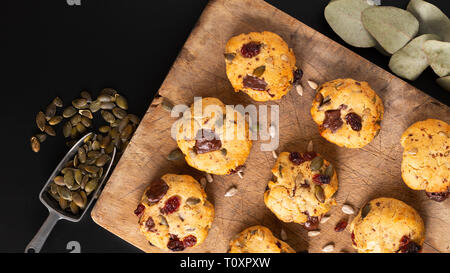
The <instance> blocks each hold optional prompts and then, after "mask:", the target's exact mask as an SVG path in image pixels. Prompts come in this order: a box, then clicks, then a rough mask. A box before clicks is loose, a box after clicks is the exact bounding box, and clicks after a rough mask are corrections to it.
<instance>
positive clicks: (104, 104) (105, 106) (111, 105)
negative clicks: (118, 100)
mask: <svg viewBox="0 0 450 273" xmlns="http://www.w3.org/2000/svg"><path fill="white" fill-rule="evenodd" d="M114 107H116V105H115V104H114V103H113V102H102V104H101V105H100V109H103V110H111V109H113V108H114Z"/></svg>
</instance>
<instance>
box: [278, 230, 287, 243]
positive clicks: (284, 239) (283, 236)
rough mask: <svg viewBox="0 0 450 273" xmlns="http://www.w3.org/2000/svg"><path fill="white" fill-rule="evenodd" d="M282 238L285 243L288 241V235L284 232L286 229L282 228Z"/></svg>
mask: <svg viewBox="0 0 450 273" xmlns="http://www.w3.org/2000/svg"><path fill="white" fill-rule="evenodd" d="M280 237H281V240H283V241H286V240H287V238H288V237H287V233H286V231H285V230H284V228H281V232H280Z"/></svg>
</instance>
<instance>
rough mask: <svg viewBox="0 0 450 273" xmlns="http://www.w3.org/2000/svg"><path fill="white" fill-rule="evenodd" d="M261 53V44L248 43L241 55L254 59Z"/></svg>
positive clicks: (242, 49) (243, 47)
mask: <svg viewBox="0 0 450 273" xmlns="http://www.w3.org/2000/svg"><path fill="white" fill-rule="evenodd" d="M260 51H261V44H260V43H257V42H250V43H246V44H244V45H243V46H242V48H241V54H242V56H244V57H245V58H252V57H255V56H256V55H258V54H259V52H260Z"/></svg>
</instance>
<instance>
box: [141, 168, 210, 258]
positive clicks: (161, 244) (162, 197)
mask: <svg viewBox="0 0 450 273" xmlns="http://www.w3.org/2000/svg"><path fill="white" fill-rule="evenodd" d="M135 214H136V215H137V216H138V217H139V229H140V230H141V232H142V233H143V234H144V236H145V238H146V239H147V240H148V241H149V242H150V243H151V244H152V245H154V246H156V247H158V248H160V249H164V250H170V251H182V250H184V249H186V248H190V247H194V246H197V245H199V244H201V243H202V242H203V241H204V240H205V238H206V236H207V235H208V231H209V229H210V228H211V224H212V222H213V219H214V207H213V205H212V204H211V203H210V202H209V201H208V200H206V193H205V191H204V190H203V189H202V187H201V186H200V183H198V182H197V181H196V180H195V179H194V178H192V177H191V176H189V175H175V174H165V175H163V176H162V177H161V179H158V180H155V181H152V183H151V184H150V186H149V187H147V189H145V191H144V194H143V195H142V198H141V201H140V203H139V205H138V207H137V208H136V210H135Z"/></svg>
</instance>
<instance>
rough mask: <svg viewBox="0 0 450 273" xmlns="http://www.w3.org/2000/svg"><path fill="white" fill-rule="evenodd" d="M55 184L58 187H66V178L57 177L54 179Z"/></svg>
mask: <svg viewBox="0 0 450 273" xmlns="http://www.w3.org/2000/svg"><path fill="white" fill-rule="evenodd" d="M53 182H55V184H56V185H58V186H64V185H65V184H64V177H63V176H60V175H58V176H55V178H53Z"/></svg>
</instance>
